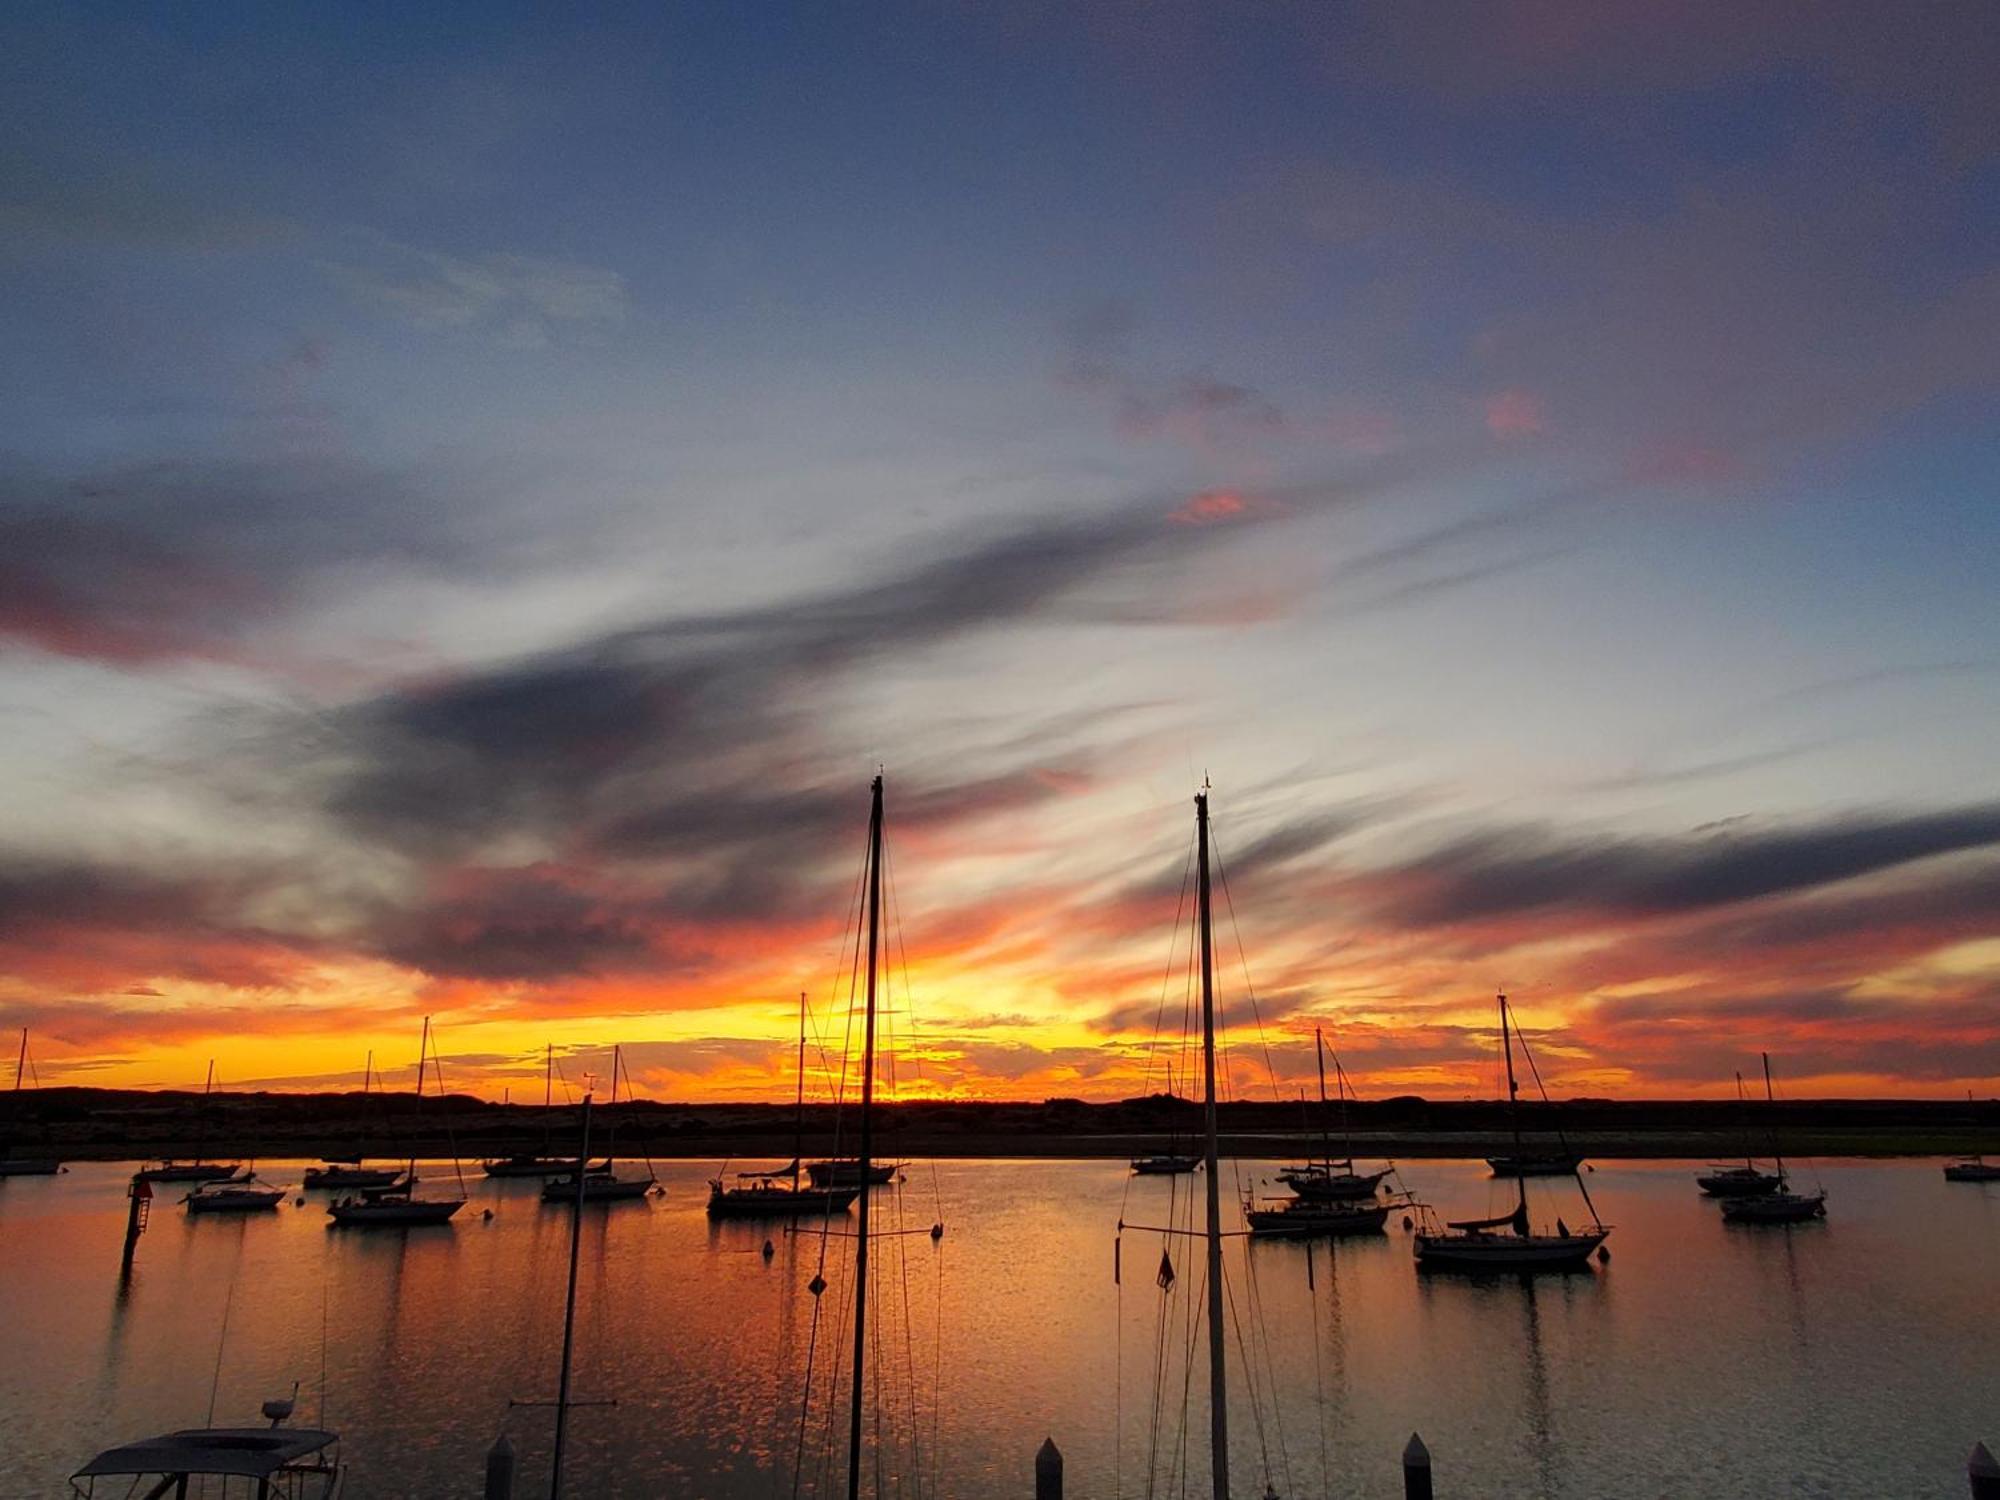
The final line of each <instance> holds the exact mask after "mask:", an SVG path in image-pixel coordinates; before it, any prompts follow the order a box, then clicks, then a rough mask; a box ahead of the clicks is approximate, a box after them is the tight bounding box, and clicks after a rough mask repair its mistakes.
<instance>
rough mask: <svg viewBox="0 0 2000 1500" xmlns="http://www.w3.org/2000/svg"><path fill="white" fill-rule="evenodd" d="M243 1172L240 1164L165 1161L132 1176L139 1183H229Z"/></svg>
mask: <svg viewBox="0 0 2000 1500" xmlns="http://www.w3.org/2000/svg"><path fill="white" fill-rule="evenodd" d="M242 1171H243V1167H242V1165H241V1164H240V1163H238V1162H220V1161H163V1162H161V1163H159V1164H158V1165H157V1166H151V1167H141V1168H140V1169H139V1170H138V1171H136V1172H134V1173H133V1174H132V1177H133V1180H134V1181H137V1182H228V1181H231V1180H232V1179H234V1178H235V1177H236V1176H238V1175H239V1174H240V1173H241V1172H242Z"/></svg>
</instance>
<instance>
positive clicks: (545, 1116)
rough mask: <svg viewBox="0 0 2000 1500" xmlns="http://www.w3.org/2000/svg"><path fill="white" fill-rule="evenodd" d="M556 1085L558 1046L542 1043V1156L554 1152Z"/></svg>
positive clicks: (552, 1043)
mask: <svg viewBox="0 0 2000 1500" xmlns="http://www.w3.org/2000/svg"><path fill="white" fill-rule="evenodd" d="M555 1084H556V1044H555V1043H554V1042H544V1043H542V1155H544V1156H549V1155H552V1154H553V1152H554V1147H555V1140H556V1122H555V1120H554V1118H553V1117H552V1116H551V1115H550V1114H549V1107H550V1106H551V1105H553V1104H554V1103H555V1098H556V1096H555Z"/></svg>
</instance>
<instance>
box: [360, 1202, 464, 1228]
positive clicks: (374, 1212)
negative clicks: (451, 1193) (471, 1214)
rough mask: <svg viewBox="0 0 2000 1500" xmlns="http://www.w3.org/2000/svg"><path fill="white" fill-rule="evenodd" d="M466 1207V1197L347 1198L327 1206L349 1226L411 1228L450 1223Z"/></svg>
mask: <svg viewBox="0 0 2000 1500" xmlns="http://www.w3.org/2000/svg"><path fill="white" fill-rule="evenodd" d="M463 1207H465V1200H464V1199H463V1198H412V1199H408V1200H405V1201H403V1202H399V1203H370V1202H368V1201H366V1200H365V1199H363V1200H359V1201H348V1200H343V1201H341V1202H339V1203H333V1204H329V1205H328V1206H327V1210H326V1213H327V1217H328V1218H330V1219H332V1220H333V1222H334V1223H336V1224H338V1225H340V1226H342V1227H343V1228H349V1229H409V1228H413V1227H416V1226H420V1225H425V1224H448V1223H450V1222H451V1216H452V1215H453V1214H455V1213H457V1212H458V1211H459V1210H460V1209H461V1208H463Z"/></svg>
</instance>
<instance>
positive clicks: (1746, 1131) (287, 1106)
mask: <svg viewBox="0 0 2000 1500" xmlns="http://www.w3.org/2000/svg"><path fill="white" fill-rule="evenodd" d="M24 1099H25V1103H24V1107H23V1108H22V1111H21V1119H20V1120H19V1122H18V1124H17V1126H16V1128H15V1129H14V1130H13V1132H12V1135H13V1142H14V1146H13V1149H14V1150H15V1151H16V1152H20V1153H43V1152H53V1153H57V1154H60V1155H61V1156H62V1157H63V1158H64V1159H66V1160H69V1161H118V1160H125V1159H128V1158H129V1159H135V1160H136V1159H143V1158H153V1157H161V1156H186V1155H188V1154H190V1153H192V1152H193V1151H195V1150H196V1149H197V1147H199V1148H200V1149H201V1150H202V1151H204V1152H206V1153H207V1154H208V1155H210V1156H213V1157H229V1158H238V1157H250V1156H256V1157H263V1158H267V1159H274V1160H275V1159H284V1158H294V1157H298V1158H312V1157H318V1156H320V1155H323V1154H344V1155H351V1154H356V1153H363V1154H367V1155H369V1156H377V1157H394V1156H402V1155H410V1154H414V1155H417V1156H420V1157H427V1158H430V1157H438V1156H446V1155H450V1154H452V1152H453V1150H454V1149H455V1150H456V1152H457V1154H458V1155H460V1156H462V1157H464V1158H466V1159H467V1160H472V1159H474V1158H477V1157H482V1156H505V1155H508V1154H510V1153H513V1152H517V1151H536V1150H540V1149H541V1148H542V1146H543V1144H544V1142H545V1140H546V1139H547V1138H548V1136H549V1134H550V1132H551V1130H553V1134H554V1138H555V1140H556V1142H557V1149H560V1144H561V1142H562V1140H563V1139H564V1138H565V1137H566V1135H567V1133H568V1132H569V1130H570V1129H572V1128H573V1126H572V1122H573V1120H574V1119H575V1112H574V1109H573V1108H571V1107H569V1106H564V1105H556V1106H554V1107H553V1108H550V1109H547V1110H545V1109H544V1108H543V1107H542V1106H541V1105H539V1104H534V1105H528V1104H496V1103H492V1102H490V1101H487V1100H483V1099H476V1098H473V1097H471V1096H470V1095H464V1094H453V1095H448V1096H446V1097H445V1098H444V1099H437V1098H431V1099H428V1100H426V1101H425V1105H424V1109H423V1111H422V1112H421V1113H419V1112H418V1111H417V1110H416V1108H415V1096H414V1095H412V1094H409V1093H400V1094H398V1093H389V1094H384V1093H380V1092H377V1093H373V1094H368V1095H363V1094H361V1093H360V1092H358V1091H357V1092H352V1093H332V1094H329V1093H276V1092H232V1093H218V1094H215V1095H213V1096H212V1097H211V1098H210V1099H209V1100H208V1103H207V1105H206V1113H205V1115H204V1106H203V1104H202V1098H201V1095H200V1094H199V1093H198V1092H181V1091H157V1092H156V1091H150V1090H146V1091H142V1090H132V1089H103V1088H79V1087H54V1088H44V1089H39V1090H36V1091H35V1092H34V1093H32V1094H31V1095H27V1096H24ZM878 1108H879V1109H880V1110H881V1119H882V1123H881V1124H880V1126H879V1127H878V1147H877V1149H878V1152H879V1153H880V1154H882V1155H885V1156H899V1157H911V1158H923V1157H1075V1158H1108V1159H1119V1158H1123V1157H1128V1156H1136V1155H1142V1154H1145V1153H1147V1152H1150V1151H1154V1150H1158V1149H1161V1148H1162V1147H1163V1145H1164V1144H1165V1143H1166V1142H1167V1141H1168V1140H1170V1139H1171V1138H1173V1137H1175V1136H1176V1135H1179V1136H1183V1137H1184V1136H1187V1135H1188V1134H1190V1133H1191V1132H1192V1131H1194V1130H1196V1129H1198V1127H1199V1119H1200V1106H1199V1105H1197V1104H1195V1103H1194V1102H1193V1101H1191V1100H1187V1099H1179V1098H1173V1097H1170V1096H1167V1095H1159V1094H1156V1095H1152V1096H1149V1097H1146V1098H1139V1099H1126V1100H1121V1101H1117V1102H1112V1103H1103V1104H1092V1103H1085V1102H1082V1101H1080V1100H1074V1099H1050V1100H1046V1101H1043V1102H1041V1103H996V1102H978V1101H957V1100H953V1101H930V1100H926V1101H909V1102H901V1103H889V1104H881V1105H878ZM1347 1108H1348V1118H1349V1129H1348V1131H1347V1132H1346V1134H1347V1136H1348V1137H1351V1139H1352V1141H1353V1144H1354V1152H1355V1155H1357V1156H1359V1157H1363V1158H1379V1157H1391V1158H1407V1159H1416V1158H1423V1157H1431V1158H1440V1157H1478V1156H1484V1155H1486V1154H1488V1153H1489V1152H1491V1151H1494V1150H1497V1149H1501V1148H1502V1147H1504V1145H1505V1144H1506V1142H1507V1140H1508V1132H1507V1121H1506V1106H1505V1105H1504V1104H1503V1103H1502V1102H1501V1101H1499V1100H1440V1099H1423V1098H1419V1097H1416V1096H1414V1095H1404V1096H1399V1097H1396V1098H1390V1099H1380V1100H1370V1101H1361V1102H1355V1101H1350V1102H1349V1104H1348V1107H1347ZM617 1109H618V1112H619V1116H620V1120H621V1124H620V1152H621V1154H623V1155H630V1156H640V1155H645V1156H651V1157H655V1158H659V1159H674V1158H683V1159H684V1158H715V1157H731V1158H736V1159H739V1160H757V1159H762V1158H767V1157H768V1158H776V1159H784V1160H789V1159H790V1157H791V1154H792V1147H793V1139H794V1137H793V1130H794V1123H793V1106H792V1105H790V1104H789V1103H786V1104H777V1103H772V1104H668V1103H657V1102H654V1101H651V1100H638V1101H633V1102H631V1103H620V1104H619V1105H618V1106H617ZM1521 1116H1522V1120H1521V1123H1522V1128H1523V1130H1524V1131H1526V1132H1528V1133H1529V1134H1531V1135H1533V1136H1536V1137H1537V1138H1552V1137H1553V1135H1554V1133H1555V1132H1557V1131H1560V1132H1561V1133H1562V1134H1563V1136H1564V1137H1565V1138H1566V1139H1567V1140H1568V1142H1569V1143H1570V1144H1571V1145H1572V1146H1573V1147H1575V1148H1576V1149H1577V1150H1578V1151H1580V1152H1582V1153H1583V1154H1584V1155H1586V1156H1588V1157H1592V1158H1595V1159H1597V1160H1612V1159H1616V1158H1647V1157H1671V1158H1681V1157H1701V1158H1708V1157H1715V1158H1719V1159H1729V1158H1732V1157H1740V1156H1742V1155H1743V1154H1744V1151H1745V1146H1746V1139H1747V1140H1748V1142H1749V1143H1750V1145H1751V1148H1752V1149H1754V1150H1755V1151H1757V1152H1759V1153H1762V1154H1768V1149H1769V1148H1768V1140H1769V1133H1770V1131H1771V1129H1772V1128H1773V1127H1774V1126H1775V1127H1777V1128H1779V1129H1781V1130H1782V1131H1783V1134H1784V1140H1785V1151H1786V1154H1787V1155H1793V1156H1822V1157H1830V1156H1943V1155H1956V1154H1963V1153H1971V1152H1975V1151H1984V1152H1987V1153H1990V1154H2000V1101H1995V1100H1990V1099H1986V1100H1977V1101H1966V1100H1958V1101H1945V1100H1911V1099H1789V1100H1780V1101H1778V1102H1777V1103H1776V1104H1762V1103H1759V1104H1756V1105H1753V1106H1750V1107H1748V1108H1746V1107H1745V1106H1744V1105H1741V1104H1738V1103H1737V1102H1735V1101H1734V1100H1728V1101H1722V1100H1610V1099H1565V1100H1557V1101H1554V1102H1552V1103H1548V1104H1542V1103H1540V1102H1536V1103H1533V1104H1530V1103H1526V1102H1524V1103H1523V1104H1522V1106H1521ZM1220 1124H1221V1133H1222V1140H1221V1147H1222V1154H1223V1155H1225V1156H1230V1157H1242V1158H1261V1157H1282V1156H1291V1155H1297V1154H1299V1153H1300V1152H1302V1151H1304V1150H1306V1149H1308V1147H1309V1146H1310V1145H1311V1144H1313V1143H1315V1142H1317V1140H1318V1138H1319V1135H1320V1132H1321V1130H1322V1129H1333V1130H1334V1132H1335V1133H1336V1134H1339V1133H1340V1132H1339V1128H1338V1127H1337V1126H1336V1125H1335V1124H1334V1122H1333V1117H1332V1116H1331V1115H1330V1114H1329V1115H1326V1116H1322V1115H1321V1114H1320V1112H1319V1110H1318V1107H1317V1106H1314V1107H1311V1108H1309V1109H1302V1108H1301V1106H1300V1105H1298V1104H1296V1103H1292V1104H1272V1103H1260V1102H1239V1103H1231V1104H1224V1105H1222V1106H1221V1107H1220ZM836 1128H837V1110H836V1107H835V1106H833V1105H830V1104H824V1103H822V1104H816V1105H808V1106H806V1120H805V1145H806V1152H807V1154H808V1155H813V1154H831V1153H833V1152H834V1151H835V1150H836V1149H839V1148H838V1147H837V1145H836V1140H835V1132H836ZM848 1149H851V1143H849V1146H848Z"/></svg>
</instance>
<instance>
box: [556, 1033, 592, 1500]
mask: <svg viewBox="0 0 2000 1500" xmlns="http://www.w3.org/2000/svg"><path fill="white" fill-rule="evenodd" d="M552 1045H553V1044H552ZM589 1160H590V1090H589V1089H585V1090H584V1092H583V1139H582V1140H581V1141H579V1142H578V1143H577V1154H576V1202H575V1203H573V1204H571V1205H570V1208H571V1210H572V1211H571V1213H570V1216H569V1292H568V1294H567V1295H566V1296H565V1297H564V1299H563V1352H562V1373H561V1374H560V1375H559V1376H558V1377H557V1380H556V1446H555V1455H554V1462H553V1465H552V1472H551V1474H550V1476H549V1500H561V1496H562V1478H563V1442H564V1439H565V1438H567V1437H568V1436H569V1369H570V1355H571V1354H572V1352H573V1351H574V1350H575V1348H576V1263H577V1259H578V1252H579V1251H580V1250H581V1248H582V1241H583V1164H584V1163H585V1162H587V1161H589Z"/></svg>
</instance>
